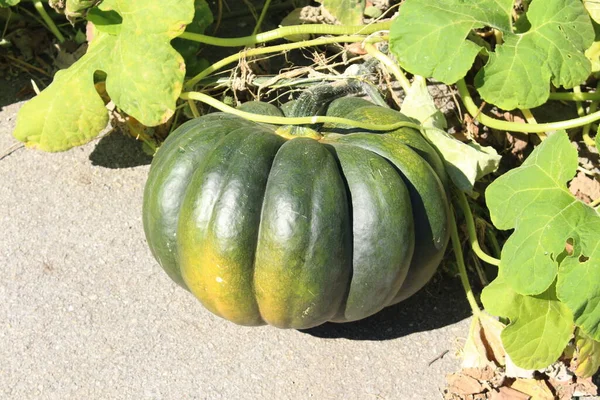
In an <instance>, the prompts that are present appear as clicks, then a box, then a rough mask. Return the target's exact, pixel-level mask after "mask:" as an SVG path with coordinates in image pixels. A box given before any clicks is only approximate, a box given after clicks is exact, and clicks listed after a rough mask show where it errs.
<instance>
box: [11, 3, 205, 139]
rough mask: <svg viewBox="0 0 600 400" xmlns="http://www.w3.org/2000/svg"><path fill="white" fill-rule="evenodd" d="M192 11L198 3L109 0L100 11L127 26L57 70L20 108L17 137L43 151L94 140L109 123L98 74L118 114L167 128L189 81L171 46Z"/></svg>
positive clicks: (102, 36)
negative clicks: (103, 77) (97, 86)
mask: <svg viewBox="0 0 600 400" xmlns="http://www.w3.org/2000/svg"><path fill="white" fill-rule="evenodd" d="M193 7H194V2H193V0H185V1H176V0H171V1H170V2H160V3H157V2H150V3H149V2H147V1H145V0H132V1H122V0H105V1H104V2H103V3H102V4H101V5H100V6H99V8H100V10H101V11H103V12H111V11H112V12H116V13H118V14H119V15H120V16H121V17H122V23H121V24H119V25H118V27H117V26H115V24H109V25H99V26H98V27H99V28H98V27H97V35H96V37H95V38H94V40H93V41H92V42H91V44H90V47H89V49H88V52H87V53H86V54H85V56H83V57H82V58H81V59H80V60H78V61H77V62H76V63H75V64H73V65H72V66H71V67H70V68H69V69H67V70H64V71H59V72H58V73H57V74H56V77H55V79H54V81H53V82H52V84H51V85H50V86H49V87H48V88H46V89H45V90H44V91H43V92H42V93H41V94H40V95H39V96H37V97H36V98H34V99H32V100H31V101H30V102H28V103H27V104H25V105H24V106H23V108H21V110H20V111H19V116H18V120H17V127H16V129H15V132H14V136H15V137H16V138H17V139H19V140H21V141H23V142H25V143H26V144H27V145H28V146H32V147H37V148H39V149H42V150H46V151H62V150H67V149H69V148H71V147H73V146H77V145H81V144H84V143H86V142H88V141H89V140H91V139H92V138H94V137H95V136H96V135H97V134H98V133H99V132H100V130H101V129H102V128H103V127H104V126H105V125H106V122H107V119H108V116H107V110H106V108H105V107H104V102H103V101H102V99H101V98H100V96H99V95H98V93H97V92H96V89H95V87H94V80H93V76H94V73H95V72H96V71H98V70H100V71H103V72H105V73H106V74H107V78H106V90H107V92H108V94H109V95H110V97H111V99H112V101H113V102H114V103H115V104H116V105H117V106H118V107H119V108H120V109H121V110H123V111H125V112H126V113H127V114H129V115H131V116H133V117H135V118H136V119H137V120H138V121H140V122H141V123H142V124H144V125H146V126H155V125H159V124H161V123H164V122H166V121H167V120H168V119H169V118H170V117H171V115H172V114H173V112H174V110H175V102H176V100H177V98H178V96H179V93H180V92H181V88H182V86H183V78H184V75H185V64H184V62H183V58H182V57H181V56H180V55H179V54H178V53H177V52H176V51H175V50H174V49H173V47H171V44H170V41H171V40H172V39H173V38H174V37H176V36H178V35H179V34H181V32H182V31H183V29H184V28H185V26H186V25H187V24H188V23H190V22H191V21H192V18H193V15H194V9H193ZM105 15H106V14H105ZM113 15H114V14H113ZM106 26H109V27H111V29H110V30H106V29H103V27H106Z"/></svg>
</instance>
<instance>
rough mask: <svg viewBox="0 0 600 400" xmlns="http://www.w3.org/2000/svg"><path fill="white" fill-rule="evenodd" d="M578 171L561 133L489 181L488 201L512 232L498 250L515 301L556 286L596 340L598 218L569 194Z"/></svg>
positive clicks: (599, 326)
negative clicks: (567, 245) (519, 162)
mask: <svg viewBox="0 0 600 400" xmlns="http://www.w3.org/2000/svg"><path fill="white" fill-rule="evenodd" d="M576 169H577V151H576V150H575V149H574V148H573V146H572V145H571V143H570V141H569V138H568V136H567V135H566V133H565V132H564V131H561V132H558V133H555V134H553V135H551V136H550V137H549V138H548V139H546V140H545V141H544V142H543V143H542V144H541V145H539V146H538V147H537V148H536V149H535V150H534V151H533V153H532V154H531V155H530V156H529V158H528V159H527V160H526V161H525V163H523V165H522V166H521V167H519V168H516V169H514V170H511V171H509V172H508V173H506V174H504V175H503V176H501V177H500V178H498V179H497V180H496V181H494V183H492V184H491V185H490V186H489V187H488V189H487V191H486V201H487V204H488V208H489V209H490V215H491V218H492V222H493V223H494V224H495V225H496V226H497V227H498V228H500V229H512V228H514V229H515V231H514V233H513V234H512V235H511V236H510V238H509V239H508V240H507V241H506V243H505V245H504V248H503V249H502V255H501V261H500V276H501V277H502V279H503V281H504V282H506V284H507V285H508V286H509V287H510V288H511V289H512V290H514V291H515V292H516V293H518V294H520V295H537V294H541V293H543V292H547V290H548V288H549V287H550V286H551V285H552V284H553V282H555V280H556V282H557V283H556V295H557V298H558V299H559V300H560V301H561V303H562V304H564V305H565V306H566V307H568V309H569V310H570V312H571V313H572V315H573V317H574V320H575V324H576V325H577V326H578V327H580V328H581V330H582V331H583V332H585V333H586V334H587V335H589V336H590V337H591V338H593V339H594V340H598V341H600V283H599V282H600V241H599V240H598V238H600V215H599V214H598V212H597V211H596V210H594V209H593V208H591V207H589V206H588V205H586V204H584V203H583V202H581V201H579V200H577V199H576V198H575V197H573V195H572V194H571V193H570V192H569V190H568V189H567V186H566V183H567V181H569V180H570V179H571V178H572V177H573V175H574V174H575V172H576ZM566 243H571V244H572V251H570V252H569V253H567V251H566V250H565V245H566Z"/></svg>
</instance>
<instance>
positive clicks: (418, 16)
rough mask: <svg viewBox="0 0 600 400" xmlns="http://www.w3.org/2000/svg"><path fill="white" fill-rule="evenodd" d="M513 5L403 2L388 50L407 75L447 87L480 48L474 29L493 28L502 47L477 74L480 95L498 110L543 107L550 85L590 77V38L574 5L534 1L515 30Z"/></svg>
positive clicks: (508, 1) (586, 21)
mask: <svg viewBox="0 0 600 400" xmlns="http://www.w3.org/2000/svg"><path fill="white" fill-rule="evenodd" d="M512 6H513V0H481V1H476V2H467V1H463V0H434V1H430V0H407V1H406V2H404V3H403V5H402V6H401V7H400V11H399V16H398V18H396V20H395V21H394V23H393V25H392V30H391V39H390V41H391V48H392V50H393V52H394V53H395V54H396V56H397V57H398V61H399V62H400V64H401V65H402V66H403V67H404V68H406V69H407V70H408V71H410V72H412V73H414V74H418V75H424V76H426V77H433V78H435V79H437V80H440V81H442V82H444V83H448V84H451V83H454V82H456V81H457V80H459V79H460V78H462V77H464V76H465V74H466V73H467V71H468V70H469V69H470V68H471V66H472V65H473V61H474V59H475V57H476V55H477V54H478V53H479V52H480V51H482V50H483V47H482V46H480V45H479V44H477V43H476V42H475V41H471V40H469V39H468V36H469V35H470V34H471V33H472V31H473V29H477V28H483V27H491V28H494V29H496V30H498V31H500V32H501V33H502V35H503V37H504V44H502V45H499V46H497V47H496V49H495V51H493V52H489V60H488V63H487V65H485V67H484V68H482V69H481V70H480V71H479V73H478V74H477V76H476V80H475V81H476V86H477V87H478V89H479V92H480V94H481V95H482V97H483V98H484V99H485V100H486V101H488V102H490V103H493V104H495V105H497V106H499V107H501V108H504V109H507V110H510V109H513V108H517V107H518V108H533V107H536V106H539V105H541V104H543V103H545V102H546V100H547V99H548V96H549V93H550V85H549V83H550V81H552V83H553V84H554V85H555V86H563V87H567V88H570V87H573V86H575V85H578V84H580V83H581V82H583V81H584V80H585V79H586V78H587V77H588V75H589V74H590V62H589V60H587V58H586V57H585V55H584V51H585V50H586V49H587V48H588V47H590V45H591V44H592V42H593V40H594V31H593V27H592V23H591V21H590V17H589V15H588V13H587V12H586V10H585V8H584V7H583V4H582V3H581V2H580V1H573V0H545V1H542V0H534V1H532V2H531V4H530V7H529V10H528V12H527V15H526V16H524V17H521V19H520V20H519V23H518V24H517V25H518V26H513V24H512V22H511V21H512Z"/></svg>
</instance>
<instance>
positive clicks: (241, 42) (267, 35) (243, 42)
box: [38, 0, 391, 47]
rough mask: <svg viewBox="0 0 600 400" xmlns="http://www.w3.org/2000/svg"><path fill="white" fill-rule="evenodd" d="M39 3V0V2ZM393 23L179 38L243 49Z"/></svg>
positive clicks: (376, 29)
mask: <svg viewBox="0 0 600 400" xmlns="http://www.w3.org/2000/svg"><path fill="white" fill-rule="evenodd" d="M38 1H39V0H38ZM390 26H391V21H384V22H377V23H374V24H370V25H356V26H354V25H323V24H307V25H291V26H282V27H279V28H277V29H273V30H271V31H267V32H263V33H257V34H255V35H250V36H244V37H239V38H220V37H214V36H208V35H202V34H200V33H192V32H183V33H182V34H181V35H180V36H179V38H181V39H187V40H192V41H195V42H200V43H204V44H209V45H212V46H219V47H242V46H252V45H255V44H258V43H264V42H269V41H271V40H277V39H281V38H284V37H286V36H293V35H308V34H315V35H370V34H373V33H375V32H379V31H387V30H389V29H390Z"/></svg>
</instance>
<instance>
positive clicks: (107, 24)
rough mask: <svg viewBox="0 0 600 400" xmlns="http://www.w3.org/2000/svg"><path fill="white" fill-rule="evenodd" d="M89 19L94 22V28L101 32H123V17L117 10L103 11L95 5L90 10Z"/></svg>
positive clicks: (111, 33) (113, 33)
mask: <svg viewBox="0 0 600 400" xmlns="http://www.w3.org/2000/svg"><path fill="white" fill-rule="evenodd" d="M87 19H88V21H90V22H91V23H92V24H94V28H96V29H97V30H98V31H99V32H105V33H108V34H110V35H118V34H119V32H121V24H122V23H123V18H121V16H120V15H119V13H118V12H116V11H103V10H101V9H99V8H98V7H94V8H92V9H91V10H90V11H89V12H88V14H87Z"/></svg>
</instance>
